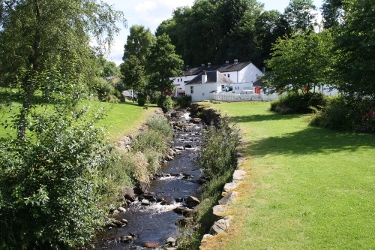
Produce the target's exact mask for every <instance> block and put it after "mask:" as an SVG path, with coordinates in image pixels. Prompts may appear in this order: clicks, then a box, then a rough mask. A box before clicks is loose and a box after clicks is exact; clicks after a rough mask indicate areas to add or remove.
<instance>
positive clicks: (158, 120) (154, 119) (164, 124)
mask: <svg viewBox="0 0 375 250" xmlns="http://www.w3.org/2000/svg"><path fill="white" fill-rule="evenodd" d="M146 124H147V125H148V126H149V127H150V128H151V129H153V130H156V131H159V132H161V133H162V134H163V135H165V136H166V137H167V139H170V138H171V137H172V134H173V130H172V127H171V125H169V123H168V120H167V118H165V117H164V116H160V115H154V116H151V117H150V118H149V119H148V120H147V122H146Z"/></svg>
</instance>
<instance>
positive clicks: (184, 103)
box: [176, 95, 192, 108]
mask: <svg viewBox="0 0 375 250" xmlns="http://www.w3.org/2000/svg"><path fill="white" fill-rule="evenodd" d="M191 100H192V99H191V96H190V95H185V96H180V97H178V98H177V99H176V103H177V105H178V106H179V107H180V108H187V107H189V106H190V104H191V102H192V101H191Z"/></svg>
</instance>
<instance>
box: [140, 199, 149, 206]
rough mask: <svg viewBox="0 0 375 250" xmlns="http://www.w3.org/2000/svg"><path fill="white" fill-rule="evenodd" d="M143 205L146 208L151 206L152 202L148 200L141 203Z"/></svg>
mask: <svg viewBox="0 0 375 250" xmlns="http://www.w3.org/2000/svg"><path fill="white" fill-rule="evenodd" d="M141 204H142V205H144V206H149V205H150V201H149V200H146V199H143V200H142V201H141Z"/></svg>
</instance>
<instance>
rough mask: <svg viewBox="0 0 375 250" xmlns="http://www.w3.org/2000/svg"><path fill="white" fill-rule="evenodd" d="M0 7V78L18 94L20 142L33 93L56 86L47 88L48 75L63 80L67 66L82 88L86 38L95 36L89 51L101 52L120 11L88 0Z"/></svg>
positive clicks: (86, 72)
mask: <svg viewBox="0 0 375 250" xmlns="http://www.w3.org/2000/svg"><path fill="white" fill-rule="evenodd" d="M0 6H1V7H0V9H1V12H0V15H1V16H0V27H1V29H0V65H2V68H1V76H2V81H4V82H6V83H7V84H8V86H16V87H19V88H20V90H21V95H22V102H23V103H22V108H21V111H20V115H19V119H18V123H17V130H18V135H17V137H18V139H19V140H21V141H22V140H25V139H26V130H27V128H28V126H29V125H28V123H29V122H28V117H29V114H30V111H31V109H32V107H33V103H34V96H35V93H36V91H37V90H39V89H43V88H49V90H50V91H52V92H53V91H54V90H56V89H57V88H58V87H59V86H50V84H52V83H53V82H54V81H50V80H48V77H49V76H50V75H51V72H54V73H56V71H58V73H59V74H61V76H62V77H63V76H64V74H65V73H66V72H65V69H66V67H65V65H67V64H69V65H71V67H73V68H70V67H68V68H69V69H67V70H69V71H70V74H72V73H73V72H74V74H75V75H76V76H77V77H75V79H80V81H81V82H85V83H86V84H87V83H88V82H89V81H88V80H89V79H90V75H91V72H92V70H93V68H92V65H95V63H93V60H95V56H94V52H93V51H94V48H92V47H91V46H90V38H91V37H96V38H97V39H96V42H97V47H96V48H95V49H100V48H103V49H105V48H106V46H109V45H110V44H111V42H112V41H113V35H114V33H116V32H117V31H118V28H117V27H116V25H115V22H116V21H118V20H122V21H125V20H124V19H123V16H122V13H121V12H117V11H114V10H113V9H112V8H111V7H110V6H109V5H108V4H105V3H100V4H97V3H96V1H93V0H83V1H82V0H69V1H68V0H48V1H47V0H4V1H2V2H1V5H0ZM56 10H58V11H56ZM71 62H74V64H71ZM77 96H79V95H77ZM46 99H48V96H46ZM47 101H48V100H47Z"/></svg>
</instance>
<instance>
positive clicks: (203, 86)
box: [185, 70, 233, 102]
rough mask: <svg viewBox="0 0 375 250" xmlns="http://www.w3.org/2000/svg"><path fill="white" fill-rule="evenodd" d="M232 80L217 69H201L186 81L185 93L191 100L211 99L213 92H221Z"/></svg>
mask: <svg viewBox="0 0 375 250" xmlns="http://www.w3.org/2000/svg"><path fill="white" fill-rule="evenodd" d="M228 84H233V81H232V80H231V79H230V78H229V77H227V76H225V75H224V74H221V73H220V72H219V71H217V70H214V71H208V72H206V71H203V72H202V73H200V74H199V75H197V76H196V77H195V78H194V79H192V80H191V81H189V82H188V83H186V85H185V94H186V95H190V96H191V99H192V101H193V102H199V101H203V100H211V99H213V94H214V93H218V92H221V91H222V90H223V89H224V88H225V86H227V85H228Z"/></svg>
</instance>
